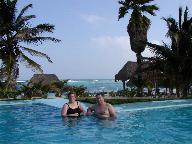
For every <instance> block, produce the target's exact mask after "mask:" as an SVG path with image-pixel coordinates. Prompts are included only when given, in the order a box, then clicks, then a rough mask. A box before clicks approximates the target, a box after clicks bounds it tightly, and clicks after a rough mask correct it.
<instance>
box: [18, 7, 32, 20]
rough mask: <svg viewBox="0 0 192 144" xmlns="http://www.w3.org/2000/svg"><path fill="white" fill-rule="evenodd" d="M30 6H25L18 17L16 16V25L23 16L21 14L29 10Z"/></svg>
mask: <svg viewBox="0 0 192 144" xmlns="http://www.w3.org/2000/svg"><path fill="white" fill-rule="evenodd" d="M32 6H33V5H32V4H29V5H27V6H25V7H24V8H23V9H22V10H21V12H20V13H19V15H18V17H17V19H16V23H17V22H18V20H20V19H21V17H22V16H23V14H24V13H25V12H26V11H27V10H28V9H29V8H32Z"/></svg>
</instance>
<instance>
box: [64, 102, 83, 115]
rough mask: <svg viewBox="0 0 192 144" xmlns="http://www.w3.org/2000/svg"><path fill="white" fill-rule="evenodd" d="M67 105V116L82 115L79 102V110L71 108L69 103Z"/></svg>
mask: <svg viewBox="0 0 192 144" xmlns="http://www.w3.org/2000/svg"><path fill="white" fill-rule="evenodd" d="M66 104H67V105H68V110H67V115H69V114H75V113H78V114H79V116H80V114H81V112H82V111H81V109H80V108H79V105H78V102H77V105H78V107H77V108H74V109H72V108H70V106H69V104H68V103H66Z"/></svg>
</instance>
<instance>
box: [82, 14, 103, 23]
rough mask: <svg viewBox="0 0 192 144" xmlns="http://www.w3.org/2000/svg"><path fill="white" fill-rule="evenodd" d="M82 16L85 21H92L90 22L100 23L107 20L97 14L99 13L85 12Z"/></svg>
mask: <svg viewBox="0 0 192 144" xmlns="http://www.w3.org/2000/svg"><path fill="white" fill-rule="evenodd" d="M81 18H82V19H83V20H84V21H85V22H87V23H90V24H98V23H100V22H103V21H105V18H104V17H101V16H97V15H88V14H84V15H81Z"/></svg>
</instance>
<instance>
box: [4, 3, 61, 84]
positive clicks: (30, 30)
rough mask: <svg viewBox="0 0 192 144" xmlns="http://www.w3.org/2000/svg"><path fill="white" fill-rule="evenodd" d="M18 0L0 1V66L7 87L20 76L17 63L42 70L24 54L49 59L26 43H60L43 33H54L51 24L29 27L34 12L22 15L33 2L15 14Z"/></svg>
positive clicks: (14, 82)
mask: <svg viewBox="0 0 192 144" xmlns="http://www.w3.org/2000/svg"><path fill="white" fill-rule="evenodd" d="M17 1H18V0H1V2H0V59H1V60H2V64H1V68H3V69H6V70H5V72H6V73H5V75H6V77H5V78H4V79H5V82H6V88H10V87H15V85H16V79H17V77H18V75H19V68H18V66H19V62H24V63H25V64H26V65H27V66H28V67H31V68H33V70H38V71H40V72H43V70H42V68H41V65H39V64H38V63H36V62H35V61H33V60H32V59H31V58H29V57H28V56H27V55H26V52H27V53H29V54H30V55H32V56H39V57H45V58H46V59H47V60H48V61H49V62H52V61H51V59H50V58H49V57H48V55H46V54H44V53H42V52H39V51H36V50H34V49H32V48H31V47H26V45H28V44H36V45H38V44H42V43H43V42H44V41H47V40H48V41H53V42H59V41H60V40H58V39H55V38H53V37H44V36H42V34H43V33H45V32H51V33H52V32H53V30H54V25H51V24H39V25H37V26H34V27H33V26H31V24H30V23H29V20H31V19H34V18H35V15H24V14H25V12H26V11H27V10H28V9H29V8H31V7H32V4H29V5H27V6H25V7H24V8H23V9H22V10H21V11H20V13H18V15H17V11H18V10H17V8H16V4H17Z"/></svg>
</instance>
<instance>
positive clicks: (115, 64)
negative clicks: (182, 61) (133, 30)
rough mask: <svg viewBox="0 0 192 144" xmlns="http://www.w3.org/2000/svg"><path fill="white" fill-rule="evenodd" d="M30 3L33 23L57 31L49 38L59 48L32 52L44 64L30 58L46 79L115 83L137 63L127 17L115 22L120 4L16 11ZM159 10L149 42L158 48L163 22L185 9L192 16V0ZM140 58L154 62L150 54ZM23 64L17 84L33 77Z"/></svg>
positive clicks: (72, 2) (105, 1)
mask: <svg viewBox="0 0 192 144" xmlns="http://www.w3.org/2000/svg"><path fill="white" fill-rule="evenodd" d="M30 3H32V4H33V8H32V9H30V10H29V11H28V12H27V14H34V15H36V18H35V19H33V20H32V21H31V23H30V24H31V25H32V26H35V25H37V24H40V23H50V24H53V25H55V31H54V33H52V34H46V35H49V36H53V37H55V38H58V39H60V40H61V42H60V43H53V42H45V43H43V44H42V45H38V46H35V45H30V46H29V47H30V48H34V49H35V50H38V51H41V52H44V53H46V54H47V55H48V56H49V57H50V58H51V60H52V61H53V63H49V62H48V61H47V60H46V59H42V58H38V57H32V59H33V60H35V61H36V62H37V63H39V64H40V65H42V69H43V71H44V73H45V74H56V75H57V76H58V77H59V79H114V76H115V74H117V73H118V71H119V70H120V69H121V68H122V67H123V66H124V64H125V63H126V62H127V61H136V55H135V53H134V52H132V51H131V48H130V43H129V36H128V33H127V24H128V21H129V17H130V16H129V14H128V15H127V16H125V17H124V18H123V19H120V20H119V21H118V10H119V7H120V5H119V4H118V0H54V1H53V0H19V1H18V4H17V7H18V11H19V10H20V9H21V8H23V7H24V6H26V5H28V4H30ZM152 4H156V5H157V6H158V7H159V9H160V10H159V11H157V12H156V14H157V16H155V17H153V16H150V15H147V17H148V18H149V19H151V27H150V29H149V31H148V41H149V42H153V43H157V44H161V43H162V41H165V42H166V41H167V38H166V37H165V34H166V31H167V27H166V23H165V22H164V21H163V20H162V17H170V16H171V17H174V18H176V19H177V18H178V9H179V6H182V7H183V9H184V8H185V7H186V6H188V7H189V15H190V16H192V0H154V2H153V3H152ZM142 55H143V56H152V54H151V53H150V51H149V50H148V49H145V51H144V52H143V53H142ZM35 73H38V72H33V71H32V70H31V69H30V68H27V67H26V66H25V64H23V63H21V64H20V73H19V80H28V79H30V78H31V77H32V76H33V74H35Z"/></svg>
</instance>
